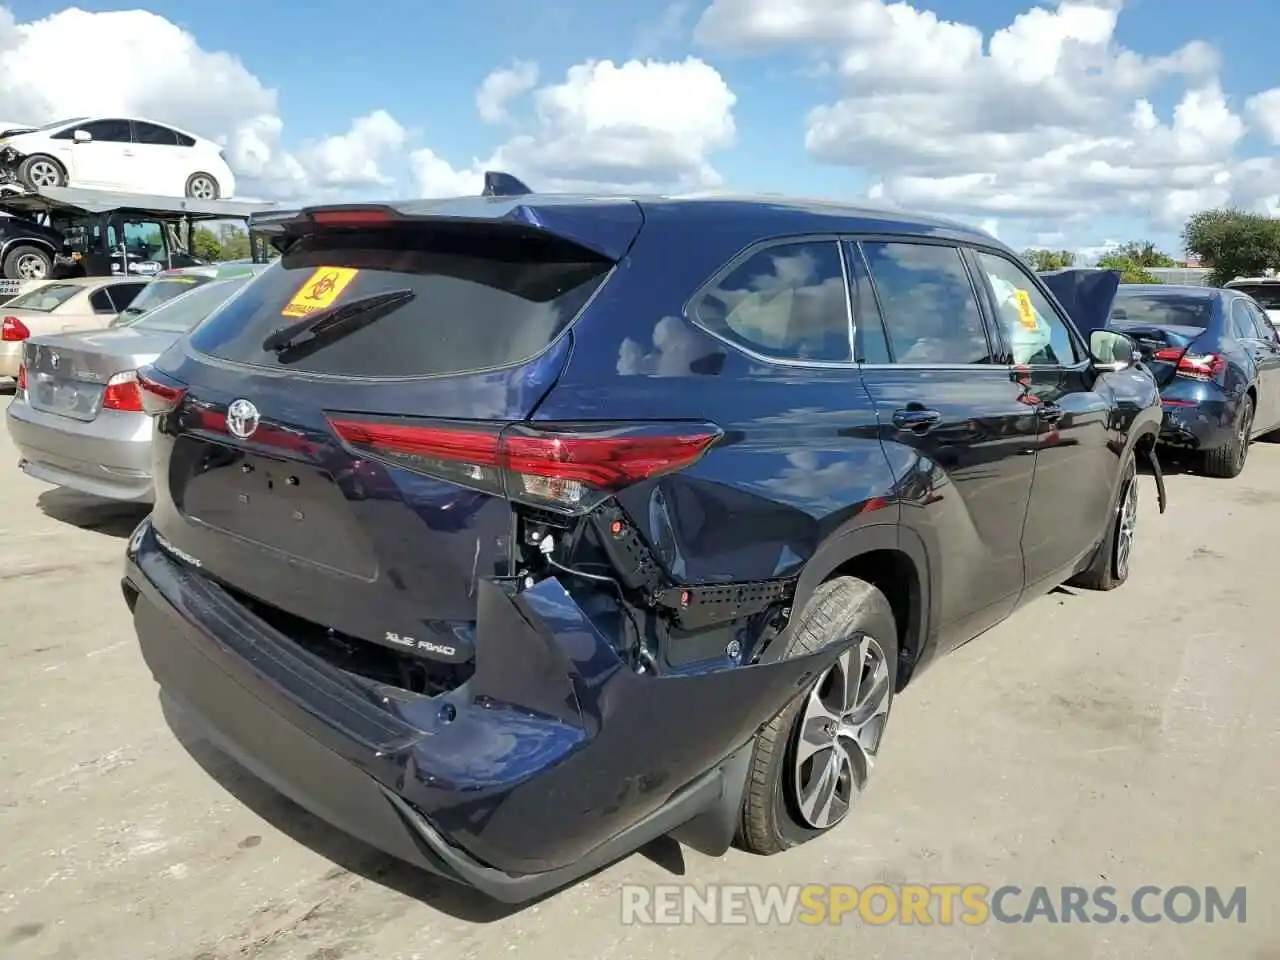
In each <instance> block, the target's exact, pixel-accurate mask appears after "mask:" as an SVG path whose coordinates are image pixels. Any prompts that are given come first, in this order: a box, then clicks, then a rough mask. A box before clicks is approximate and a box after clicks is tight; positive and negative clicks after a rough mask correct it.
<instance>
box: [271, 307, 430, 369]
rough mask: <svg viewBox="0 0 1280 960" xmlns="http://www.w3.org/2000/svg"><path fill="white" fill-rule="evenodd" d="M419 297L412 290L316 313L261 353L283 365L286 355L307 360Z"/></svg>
mask: <svg viewBox="0 0 1280 960" xmlns="http://www.w3.org/2000/svg"><path fill="white" fill-rule="evenodd" d="M416 296H417V294H416V293H414V292H413V291H412V290H408V289H406V290H388V291H387V292H386V293H371V294H369V295H368V296H365V297H357V298H356V299H355V300H349V301H347V302H346V303H342V304H339V305H338V306H336V307H329V308H328V309H327V310H320V311H317V312H316V313H313V314H311V316H309V317H304V318H303V319H302V320H299V321H298V322H297V323H293V324H290V325H289V326H287V327H281V328H280V329H279V330H276V331H275V332H274V333H272V334H271V335H270V336H268V337H267V339H265V340H263V341H262V349H263V350H268V351H270V352H272V353H274V354H277V355H278V356H279V357H280V358H281V360H282V361H283V360H284V359H285V356H286V355H289V356H291V357H293V358H295V359H296V358H299V357H302V356H306V355H308V354H310V353H312V352H313V351H315V350H319V349H320V348H321V347H322V346H324V345H325V344H326V343H332V342H333V341H334V340H336V339H338V338H340V337H342V336H345V335H346V334H349V333H354V332H355V331H357V330H359V329H361V328H362V327H365V326H367V325H368V324H370V323H373V322H374V321H375V320H379V319H381V318H382V317H385V316H386V315H387V314H388V313H391V312H392V311H394V310H395V309H396V308H397V307H401V306H404V305H405V304H406V303H408V302H409V301H410V300H412V299H413V298H414V297H416Z"/></svg>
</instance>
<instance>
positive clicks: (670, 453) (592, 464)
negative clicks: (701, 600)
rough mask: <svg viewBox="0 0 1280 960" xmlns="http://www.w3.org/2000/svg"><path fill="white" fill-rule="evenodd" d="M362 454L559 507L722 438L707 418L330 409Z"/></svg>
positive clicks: (590, 502)
mask: <svg viewBox="0 0 1280 960" xmlns="http://www.w3.org/2000/svg"><path fill="white" fill-rule="evenodd" d="M328 419H329V424H330V426H331V427H332V428H333V430H334V432H335V433H336V434H337V435H338V436H339V437H340V438H342V440H343V441H345V442H346V443H347V444H348V445H349V446H351V447H352V448H354V449H355V450H356V451H358V452H359V453H361V454H362V455H365V456H375V457H378V458H380V459H382V460H385V461H388V462H391V463H393V464H395V465H397V466H402V467H405V468H406V469H409V470H413V471H415V472H418V473H423V474H426V475H428V476H433V477H438V478H439V479H442V480H448V481H450V482H452V483H457V484H459V485H461V486H465V487H471V488H474V489H478V490H482V491H485V492H487V493H493V494H496V495H499V496H506V497H509V498H510V499H512V500H517V501H520V502H522V503H529V504H532V505H535V506H541V507H546V508H548V509H552V510H557V511H560V512H563V513H571V514H576V513H585V512H586V511H588V510H590V509H592V508H593V507H595V506H596V505H597V504H598V503H600V502H601V501H602V500H604V499H606V498H607V497H609V496H610V495H611V494H613V493H615V492H617V491H618V490H621V489H623V488H624V487H627V486H630V485H631V484H633V483H637V482H639V481H641V480H647V479H650V478H652V477H658V476H662V475H664V474H668V473H672V472H674V471H676V470H680V469H683V468H684V467H687V466H689V465H690V464H692V463H694V462H696V461H697V460H699V459H700V458H701V457H702V455H703V454H704V453H706V452H707V450H708V449H709V448H710V447H711V446H712V445H713V444H714V443H715V442H716V441H717V440H718V439H719V438H720V437H721V436H722V433H721V431H720V429H719V428H718V427H716V426H714V425H713V424H707V423H697V424H675V423H635V422H627V423H591V424H584V423H540V424H532V423H519V424H506V425H503V424H493V425H487V424H485V425H478V424H475V423H473V422H462V423H460V422H457V421H439V420H419V419H416V418H415V419H407V418H394V419H392V418H367V417H354V416H349V415H342V414H333V415H330V416H329V418H328Z"/></svg>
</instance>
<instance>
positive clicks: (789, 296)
mask: <svg viewBox="0 0 1280 960" xmlns="http://www.w3.org/2000/svg"><path fill="white" fill-rule="evenodd" d="M694 316H695V318H696V319H697V321H698V322H699V323H701V324H702V325H703V326H705V327H706V328H707V329H708V330H711V331H712V332H713V333H716V334H717V335H719V336H721V337H724V338H725V339H726V340H729V341H730V342H732V343H737V344H740V345H742V346H743V347H745V348H747V349H748V350H751V351H753V352H755V353H760V354H764V355H765V356H768V357H777V358H778V359H783V360H828V361H841V360H849V359H850V357H849V303H848V293H847V291H846V289H845V283H844V269H843V267H842V266H841V263H840V246H839V244H837V243H836V242H835V241H834V240H825V241H807V242H798V243H783V244H777V245H775V246H771V247H768V248H766V249H764V250H761V251H759V252H758V253H755V254H753V255H752V256H750V257H748V258H747V259H746V260H745V261H744V262H743V263H742V264H740V265H739V266H737V267H735V268H734V269H733V270H732V271H730V272H729V273H728V274H727V275H726V276H724V277H722V278H721V279H719V280H718V281H716V282H715V284H714V285H713V286H712V287H711V288H710V289H709V290H707V291H706V292H705V293H704V294H703V295H702V297H701V298H700V299H699V301H698V303H697V306H696V307H695V308H694Z"/></svg>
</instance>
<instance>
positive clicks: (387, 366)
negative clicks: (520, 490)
mask: <svg viewBox="0 0 1280 960" xmlns="http://www.w3.org/2000/svg"><path fill="white" fill-rule="evenodd" d="M611 266H612V264H611V263H610V262H609V261H607V260H604V259H600V258H597V257H595V255H593V254H591V253H589V252H587V251H585V250H583V249H581V248H579V247H576V246H573V245H570V244H566V243H561V242H559V241H556V240H554V239H550V238H545V239H544V238H539V237H530V236H528V235H520V236H513V235H509V234H508V235H503V234H498V233H496V232H494V231H487V230H483V229H480V230H477V229H475V228H463V229H458V228H437V229H432V230H424V229H414V228H401V229H389V230H342V231H332V232H329V233H325V234H321V235H318V236H314V237H310V238H305V239H303V240H301V241H299V242H298V243H297V244H295V245H294V246H293V247H292V248H290V249H289V250H288V251H287V252H286V253H285V254H284V255H283V256H282V257H281V258H280V260H279V261H277V262H276V263H275V264H273V265H272V266H271V267H269V268H268V269H267V270H266V271H265V272H264V273H262V274H261V275H260V276H259V277H258V278H257V279H256V280H255V281H254V282H253V284H252V285H250V286H249V287H248V288H246V289H245V291H244V294H243V295H242V296H239V297H236V299H235V300H234V301H233V302H231V303H229V304H227V306H226V308H225V309H223V310H219V311H218V313H217V314H216V315H215V316H213V317H211V318H210V320H209V322H208V323H206V324H204V325H202V326H201V327H200V329H199V330H197V331H196V332H195V333H194V334H193V335H192V338H191V341H190V343H191V346H192V347H193V348H194V349H196V350H198V351H200V352H201V353H205V354H208V355H210V356H214V357H218V358H220V359H223V360H230V361H233V362H238V363H247V364H254V365H261V366H281V367H287V368H289V369H295V370H299V371H305V372H309V373H321V374H335V375H341V376H353V377H415V376H432V375H438V374H446V373H461V372H463V371H470V370H483V369H487V368H490V367H499V366H505V365H508V364H513V363H518V362H521V361H523V360H527V359H529V358H530V357H533V356H534V355H536V354H537V353H540V352H541V351H542V350H543V349H544V348H546V346H547V345H548V344H550V343H551V341H552V340H554V339H555V338H556V336H558V335H559V333H560V332H561V331H562V330H564V328H565V327H566V326H567V325H568V324H569V323H570V322H571V321H572V320H573V319H574V317H576V316H577V314H578V313H579V311H581V309H582V308H583V307H584V306H585V305H586V302H587V300H588V299H589V298H590V297H591V294H592V293H593V292H594V291H595V290H596V288H597V287H599V286H600V284H601V283H602V282H603V280H604V278H605V276H606V275H607V274H608V271H609V269H610V267H611ZM390 293H403V294H404V296H405V299H404V302H401V303H399V304H398V305H394V306H392V307H390V309H385V310H379V311H377V315H376V316H372V317H371V319H370V320H369V322H367V323H363V322H360V321H359V320H357V321H356V322H354V323H351V324H344V325H343V327H342V328H341V329H337V328H334V329H333V330H331V331H330V332H329V333H326V334H325V336H324V337H323V338H322V340H317V341H314V342H313V343H311V344H308V345H307V348H306V349H302V350H296V349H282V350H278V351H277V350H271V349H268V347H267V346H264V341H267V339H268V337H271V336H272V335H273V334H277V333H279V332H280V331H282V330H289V329H298V328H299V327H301V326H302V325H304V324H305V323H307V322H309V321H310V320H312V318H319V317H320V316H321V315H322V313H323V312H326V311H329V310H330V309H331V308H338V307H342V306H343V305H346V304H351V303H353V302H354V301H360V300H363V299H365V298H368V297H374V296H377V295H379V294H390ZM298 335H299V336H305V335H304V334H298Z"/></svg>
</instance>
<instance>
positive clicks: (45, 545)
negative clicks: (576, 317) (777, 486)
mask: <svg viewBox="0 0 1280 960" xmlns="http://www.w3.org/2000/svg"><path fill="white" fill-rule="evenodd" d="M4 402H5V400H4V398H0V406H3V404H4ZM14 459H15V458H14V454H13V449H12V446H11V445H10V443H9V440H8V435H7V433H6V432H4V431H3V430H0V503H2V504H3V505H4V506H3V513H0V543H3V548H2V549H0V615H2V620H0V623H3V627H2V628H0V665H2V667H0V731H3V732H2V733H0V770H3V771H4V777H3V780H2V781H0V842H2V844H3V847H2V849H3V851H4V855H3V862H2V863H0V956H4V957H7V958H35V957H40V958H92V960H117V958H118V960H146V958H156V960H224V958H231V957H255V958H262V960H285V958H297V960H338V958H377V960H410V958H424V960H427V958H429V960H448V958H455V957H492V956H501V955H504V954H506V953H508V952H512V953H514V952H516V951H518V952H519V955H520V956H521V957H522V958H530V960H537V958H544V957H545V958H555V960H578V958H582V960H588V958H589V960H605V958H648V957H667V956H671V955H673V954H675V955H682V956H701V957H703V958H705V960H716V958H721V957H723V958H733V960H749V958H757V957H786V958H788V960H805V958H819V957H832V958H834V957H883V956H912V957H935V956H936V957H946V958H957V957H1072V958H1079V957H1095V958H1101V957H1132V956H1139V955H1141V956H1147V955H1150V956H1161V957H1163V958H1175V957H1196V958H1203V957H1209V956H1224V957H1225V956H1232V957H1238V958H1263V957H1280V920H1277V919H1274V918H1275V917H1276V916H1277V915H1276V913H1275V912H1274V910H1273V909H1272V907H1273V906H1274V902H1275V899H1276V897H1277V896H1278V895H1280V860H1278V858H1280V847H1278V846H1277V843H1276V841H1277V838H1278V837H1280V827H1278V826H1277V817H1276V810H1277V809H1278V808H1280V719H1278V717H1280V696H1277V694H1276V690H1277V687H1278V686H1280V644H1277V642H1276V640H1277V637H1278V636H1280V633H1278V631H1277V612H1276V606H1275V601H1274V597H1275V586H1274V579H1273V578H1274V576H1275V571H1274V570H1273V569H1272V568H1271V561H1272V560H1273V559H1275V558H1276V557H1277V556H1278V555H1280V446H1272V445H1266V444H1262V445H1259V446H1258V447H1257V448H1255V450H1254V452H1253V457H1252V459H1251V460H1250V463H1249V466H1248V468H1247V470H1246V472H1245V474H1244V475H1243V476H1242V477H1241V478H1240V479H1239V480H1236V481H1211V480H1206V479H1201V478H1197V477H1192V476H1175V477H1172V478H1170V494H1171V501H1172V502H1171V507H1170V511H1169V513H1168V514H1166V515H1165V516H1164V517H1160V516H1159V515H1158V514H1157V513H1156V511H1155V509H1154V499H1155V498H1154V487H1153V485H1152V484H1150V483H1148V484H1147V485H1146V486H1145V487H1144V490H1143V495H1144V498H1145V502H1144V515H1143V517H1142V524H1141V527H1140V535H1139V546H1138V548H1137V555H1136V560H1135V572H1134V574H1133V576H1132V578H1131V580H1130V582H1129V584H1128V585H1127V586H1126V587H1125V588H1124V589H1122V590H1119V591H1117V592H1114V593H1110V594H1074V593H1071V592H1059V593H1056V594H1054V595H1051V596H1049V597H1047V598H1045V599H1043V600H1040V601H1038V602H1037V603H1035V604H1034V605H1033V606H1032V607H1030V608H1029V609H1027V610H1025V611H1023V612H1021V613H1020V614H1018V615H1017V616H1016V617H1015V618H1014V619H1013V620H1012V621H1011V622H1009V623H1007V624H1005V625H1004V626H1002V627H1001V628H999V629H997V630H995V631H993V632H992V633H990V634H988V635H987V636H985V637H983V638H981V639H980V640H978V641H977V642H975V643H972V644H970V645H969V646H968V647H966V648H964V649H963V650H961V651H959V652H958V653H957V654H955V655H954V656H953V657H951V658H950V660H948V661H946V662H945V663H943V664H942V665H940V666H938V667H937V668H935V669H934V670H933V671H932V672H930V673H929V674H927V675H925V676H924V677H923V678H921V681H920V683H919V685H918V686H917V687H915V688H914V689H913V690H911V691H910V692H909V693H908V694H907V695H906V696H904V697H903V698H902V699H901V700H900V701H899V703H898V705H897V707H896V709H895V716H894V722H893V723H892V724H891V725H890V732H889V742H888V744H887V753H886V754H885V755H884V757H883V760H882V762H881V764H880V767H879V770H878V776H877V781H876V784H875V787H874V789H873V790H872V792H871V794H870V795H869V796H868V797H867V799H866V800H865V803H864V807H863V809H862V811H861V813H860V815H859V816H858V817H857V819H856V821H855V822H853V823H851V824H849V825H846V826H845V827H843V828H841V829H839V830H838V831H837V832H836V833H835V834H834V835H833V836H831V837H829V838H828V839H827V842H824V843H821V844H817V845H810V846H809V847H805V848H801V849H798V850H795V851H792V852H790V853H789V854H786V855H784V856H782V857H776V858H772V859H759V858H753V857H749V856H747V855H745V854H739V853H736V852H735V853H733V854H730V855H729V856H727V857H725V858H724V859H722V860H710V859H707V858H705V857H702V856H699V855H697V854H694V853H690V852H685V853H684V855H683V866H681V857H680V855H679V854H678V853H677V852H675V851H673V849H672V848H671V847H670V846H665V845H660V846H658V847H657V848H656V849H653V850H651V851H648V852H647V854H640V855H635V856H632V857H631V858H629V859H628V860H626V861H624V862H622V863H619V864H617V865H615V866H614V867H613V868H611V869H609V870H607V871H605V872H604V873H602V874H599V875H597V876H596V877H594V878H592V879H591V880H589V881H587V882H584V883H581V884H579V885H577V886H575V887H572V888H570V889H568V890H566V891H564V892H562V893H560V894H558V895H556V896H554V897H552V898H550V899H548V900H546V901H544V902H542V903H541V904H538V905H536V906H533V907H529V908H527V909H525V910H522V911H516V912H509V911H505V910H502V909H499V908H496V907H493V906H489V905H487V904H486V903H485V902H483V901H481V900H480V899H479V898H477V897H474V896H472V895H470V894H468V893H467V892H465V891H459V890H456V889H454V888H452V887H450V886H449V885H447V884H443V883H440V882H437V881H435V880H432V879H431V878H429V877H425V876H421V875H417V874H415V873H414V872H413V871H411V870H408V869H407V868H403V867H401V866H399V865H397V864H396V863H394V862H391V861H389V860H388V859H387V858H385V857H382V856H380V855H378V854H376V853H374V852H371V851H369V850H367V849H366V848H363V847H361V846H360V845H358V844H357V843H356V842H354V841H352V840H349V839H347V838H345V837H343V836H341V835H338V834H336V833H335V832H334V831H333V830H331V829H329V828H328V827H326V826H325V825H323V824H321V823H319V822H317V821H316V820H314V819H312V818H311V817H309V816H308V815H306V814H304V813H302V812H301V811H299V810H298V809H297V808H296V807H294V806H292V805H291V804H290V803H288V802H287V801H285V800H283V799H282V798H280V797H279V796H278V795H275V794H273V793H272V792H271V791H270V790H269V789H268V788H266V787H265V786H262V785H260V784H259V783H257V782H256V781H253V780H252V779H250V778H248V777H247V776H246V775H244V774H242V773H240V772H239V771H238V770H237V769H236V768H235V767H234V766H233V765H232V764H230V763H229V762H228V761H226V760H224V759H222V758H220V757H219V756H218V755H217V754H216V753H214V752H213V751H212V750H211V748H209V747H208V746H207V745H204V744H202V743H201V742H199V741H198V740H191V739H190V737H188V738H187V739H188V742H187V744H186V746H185V747H184V746H183V744H182V742H181V741H180V740H179V739H178V738H177V737H175V734H174V732H173V730H172V729H171V727H170V724H169V723H168V722H166V719H165V716H164V714H163V713H162V710H161V707H160V704H159V701H158V699H157V696H156V690H155V688H154V686H153V684H152V681H151V677H150V675H149V674H148V672H147V670H146V668H145V667H144V665H143V663H142V660H141V658H140V657H139V655H138V652H137V650H136V647H135V645H134V641H133V634H132V630H131V626H130V622H129V617H128V615H127V613H126V610H125V606H124V604H123V602H122V601H121V598H120V592H119V588H118V585H117V577H118V571H119V568H120V555H121V551H122V549H123V547H124V539H125V538H126V537H127V536H128V533H129V532H130V530H131V529H132V527H133V526H134V524H135V523H136V521H137V520H138V519H140V514H139V513H138V512H137V511H136V510H128V509H120V508H118V507H107V508H105V509H103V508H100V507H99V508H95V507H94V506H93V505H91V504H87V503H85V502H84V501H83V500H81V499H79V498H77V497H74V496H70V495H67V494H65V493H61V492H51V491H50V490H49V489H48V488H46V487H44V486H42V485H40V484H38V483H36V482H35V481H32V480H29V479H27V478H26V477H24V476H22V475H21V474H20V473H19V472H18V470H17V469H16V467H15V466H14ZM175 725H176V727H177V729H178V732H179V734H181V733H182V732H183V730H182V724H181V720H180V718H178V719H177V720H176V721H175ZM680 870H683V871H684V874H685V875H684V880H685V881H686V882H692V883H696V884H713V883H734V882H760V883H767V882H778V883H811V882H818V883H845V884H853V885H855V886H864V885H866V884H869V883H873V882H876V881H878V880H880V881H886V882H889V883H905V882H920V883H943V882H953V883H984V884H987V885H989V886H993V887H994V886H997V885H999V884H1002V883H1016V884H1019V885H1021V886H1023V887H1024V888H1029V887H1032V886H1035V885H1038V884H1044V885H1053V886H1057V885H1061V884H1078V885H1082V886H1092V885H1095V884H1108V883H1109V884H1112V885H1114V886H1115V887H1116V888H1117V889H1118V890H1120V891H1121V892H1122V894H1127V893H1128V892H1131V891H1133V890H1134V889H1135V888H1137V887H1139V886H1141V885H1143V884H1156V885H1160V886H1162V887H1165V888H1168V887H1171V886H1174V885H1176V884H1189V885H1192V886H1197V887H1201V888H1203V887H1204V886H1206V885H1210V884H1216V885H1219V886H1221V887H1227V888H1234V887H1236V886H1241V885H1244V886H1247V887H1248V914H1247V923H1246V924H1244V925H1240V924H1239V923H1236V922H1234V921H1232V922H1225V923H1224V922H1218V923H1216V924H1213V925H1207V924H1205V923H1203V922H1199V923H1191V924H1186V925H1176V924H1173V923H1170V922H1168V921H1166V922H1163V923H1158V924H1154V925H1142V924H1135V923H1130V924H1127V925H1120V924H1118V923H1117V924H1110V925H1097V924H1093V925H1086V926H1082V925H1080V924H1079V923H1076V924H1072V925H1058V926H1050V925H1046V924H1043V923H1038V924H1032V925H1024V926H1018V925H1002V924H997V923H988V924H987V925H984V926H980V927H962V926H954V925H953V926H945V927H944V926H933V927H920V926H915V927H904V926H867V925H864V924H861V923H859V922H858V921H855V920H850V921H848V922H846V923H845V924H844V925H842V926H837V927H832V926H820V927H807V926H798V925H793V926H790V927H772V928H757V927H753V926H720V927H709V926H705V925H702V926H692V927H678V928H654V927H639V926H623V925H621V923H620V919H619V918H620V915H621V896H620V891H619V887H620V885H621V884H623V883H670V882H674V881H677V880H679V879H680V878H679V877H678V876H677V873H678V872H679V871H680ZM673 871H674V872H673Z"/></svg>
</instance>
